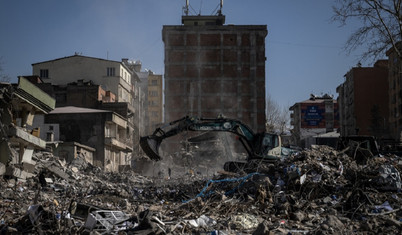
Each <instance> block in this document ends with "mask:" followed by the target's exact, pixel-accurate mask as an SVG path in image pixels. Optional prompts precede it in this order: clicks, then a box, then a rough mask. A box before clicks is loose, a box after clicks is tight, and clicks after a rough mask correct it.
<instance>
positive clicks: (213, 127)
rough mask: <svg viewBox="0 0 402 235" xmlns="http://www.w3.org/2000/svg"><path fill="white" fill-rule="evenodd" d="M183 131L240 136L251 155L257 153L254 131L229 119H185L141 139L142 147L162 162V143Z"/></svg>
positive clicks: (149, 155)
mask: <svg viewBox="0 0 402 235" xmlns="http://www.w3.org/2000/svg"><path fill="white" fill-rule="evenodd" d="M183 131H225V132H231V133H234V134H236V135H237V136H239V139H240V141H241V143H242V144H243V146H244V147H245V149H246V151H247V152H248V153H249V155H253V154H254V152H255V151H253V148H254V145H255V144H254V142H255V137H256V135H255V134H254V133H253V131H252V130H251V129H250V128H249V127H248V126H246V125H245V124H243V123H242V122H240V121H238V120H234V119H227V118H215V119H214V118H193V117H184V118H182V119H179V120H176V121H174V122H170V123H168V124H166V125H164V126H162V127H160V128H157V129H156V130H155V131H154V133H153V134H152V135H149V136H143V137H141V138H140V146H141V148H142V150H143V151H144V152H145V154H147V155H148V157H149V158H151V159H152V160H155V161H158V160H161V158H162V157H161V156H160V154H159V147H160V145H161V143H162V141H163V140H164V139H166V138H168V137H171V136H174V135H177V134H179V133H180V132H183Z"/></svg>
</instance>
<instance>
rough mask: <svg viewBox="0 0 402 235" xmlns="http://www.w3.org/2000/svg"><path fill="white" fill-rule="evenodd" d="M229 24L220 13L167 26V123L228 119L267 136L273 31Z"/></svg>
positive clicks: (163, 33)
mask: <svg viewBox="0 0 402 235" xmlns="http://www.w3.org/2000/svg"><path fill="white" fill-rule="evenodd" d="M187 13H188V11H187ZM224 23H225V16H224V15H222V14H221V11H219V14H218V15H212V16H204V15H196V16H191V15H187V14H186V15H183V16H182V25H173V26H168V25H165V26H163V30H162V39H163V42H164V51H165V60H164V61H165V75H164V76H165V101H164V102H165V107H164V118H165V121H166V122H170V121H173V120H176V119H179V118H181V117H183V116H186V115H189V116H198V117H206V118H214V117H218V116H219V115H224V116H226V117H228V118H234V119H238V120H241V121H242V122H244V123H246V124H247V125H249V126H250V127H251V128H252V129H253V130H254V131H264V130H265V119H266V118H265V62H266V57H265V37H266V36H267V32H268V31H267V26H266V25H224Z"/></svg>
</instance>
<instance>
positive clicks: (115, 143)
mask: <svg viewBox="0 0 402 235" xmlns="http://www.w3.org/2000/svg"><path fill="white" fill-rule="evenodd" d="M105 145H108V146H112V147H114V148H116V149H118V150H120V151H128V152H130V151H133V147H132V146H131V145H128V144H126V143H124V142H122V141H120V140H118V139H116V138H114V137H105Z"/></svg>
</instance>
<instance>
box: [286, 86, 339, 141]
mask: <svg viewBox="0 0 402 235" xmlns="http://www.w3.org/2000/svg"><path fill="white" fill-rule="evenodd" d="M289 110H290V111H291V114H290V119H291V123H290V124H291V125H292V126H293V129H292V130H291V133H292V142H293V143H294V144H296V145H297V146H300V147H303V148H307V147H310V146H311V145H312V144H317V143H316V139H317V138H319V136H320V135H322V134H327V133H330V132H334V131H336V129H337V128H339V116H338V104H337V101H336V100H334V99H333V98H332V96H329V95H327V94H325V95H323V96H315V95H311V97H310V99H308V100H305V101H302V102H298V103H295V104H294V105H293V106H292V107H290V108H289Z"/></svg>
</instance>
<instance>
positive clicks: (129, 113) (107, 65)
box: [32, 54, 144, 155]
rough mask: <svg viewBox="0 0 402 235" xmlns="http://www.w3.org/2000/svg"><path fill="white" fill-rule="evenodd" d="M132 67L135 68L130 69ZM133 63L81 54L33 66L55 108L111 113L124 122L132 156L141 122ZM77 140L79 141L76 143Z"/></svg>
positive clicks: (135, 152)
mask: <svg viewBox="0 0 402 235" xmlns="http://www.w3.org/2000/svg"><path fill="white" fill-rule="evenodd" d="M132 65H134V66H132ZM136 66H137V65H136V64H132V63H131V62H130V61H128V59H122V61H121V62H120V61H112V60H105V59H100V58H93V57H87V56H81V55H77V54H76V55H74V56H69V57H64V58H59V59H55V60H50V61H45V62H40V63H35V64H32V67H33V74H34V76H40V78H41V79H42V80H43V82H44V83H43V84H40V85H39V86H40V87H41V88H42V89H44V90H45V91H47V92H48V93H49V94H51V95H52V96H53V97H55V98H56V101H57V107H64V106H75V107H83V108H90V109H101V110H110V111H114V112H116V113H117V114H119V115H121V116H122V117H123V118H125V119H126V120H127V134H126V135H125V136H126V138H127V140H126V142H131V148H132V149H133V151H134V152H133V155H137V154H138V153H139V139H140V135H141V134H140V130H141V128H142V126H144V124H143V123H140V121H142V119H140V118H139V117H140V115H142V113H143V110H142V109H140V108H141V107H140V105H139V103H140V100H139V96H138V93H139V87H138V86H139V79H138V78H137V77H136V76H133V75H134V71H135V70H134V69H135V68H136ZM75 141H78V140H75Z"/></svg>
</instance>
